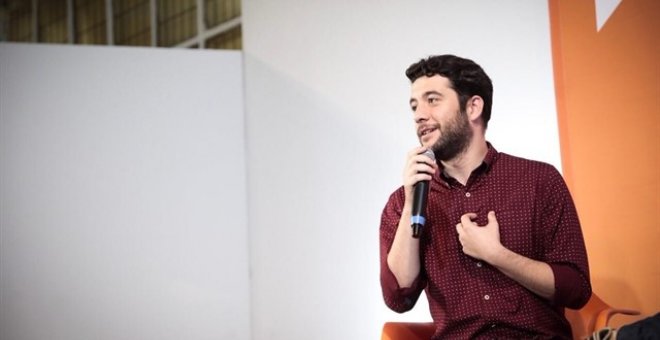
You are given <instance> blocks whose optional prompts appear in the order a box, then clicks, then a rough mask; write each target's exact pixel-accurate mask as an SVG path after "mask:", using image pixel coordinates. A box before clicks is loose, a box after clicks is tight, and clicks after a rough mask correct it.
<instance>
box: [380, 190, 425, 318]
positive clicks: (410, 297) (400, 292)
mask: <svg viewBox="0 0 660 340" xmlns="http://www.w3.org/2000/svg"><path fill="white" fill-rule="evenodd" d="M403 199H404V196H403V188H400V189H399V190H397V191H395V192H394V193H393V194H392V195H391V196H390V199H389V201H388V202H387V205H386V206H385V208H384V209H383V213H382V215H381V221H380V285H381V289H382V291H383V299H384V300H385V304H386V305H387V306H388V307H389V308H390V309H391V310H393V311H395V312H398V313H403V312H407V311H409V310H410V309H412V308H413V307H414V306H415V303H417V299H418V298H419V296H420V295H421V293H422V290H424V287H425V286H426V279H425V278H424V275H423V274H420V275H419V276H418V277H417V278H416V279H415V281H414V282H413V284H412V285H411V286H410V287H406V288H401V287H400V286H399V283H398V282H397V280H396V277H395V276H394V274H393V273H392V271H391V270H390V267H389V266H388V264H387V254H389V252H390V249H391V248H392V243H393V242H394V235H395V234H396V230H397V227H398V225H399V220H400V219H401V212H402V209H403ZM422 272H423V269H422Z"/></svg>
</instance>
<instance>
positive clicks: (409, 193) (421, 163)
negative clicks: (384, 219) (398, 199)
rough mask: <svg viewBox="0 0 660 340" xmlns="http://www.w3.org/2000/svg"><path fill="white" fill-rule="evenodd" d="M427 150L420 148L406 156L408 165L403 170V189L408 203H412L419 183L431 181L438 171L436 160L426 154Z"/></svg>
mask: <svg viewBox="0 0 660 340" xmlns="http://www.w3.org/2000/svg"><path fill="white" fill-rule="evenodd" d="M426 150H427V148H426V147H423V146H418V147H416V148H414V149H412V150H410V152H408V154H407V155H406V165H405V166H404V168H403V188H404V190H405V193H406V203H412V197H413V190H414V187H415V184H417V182H419V181H429V180H431V177H432V176H433V174H434V173H435V172H436V171H437V170H438V165H437V164H436V163H435V161H434V160H432V159H431V158H429V157H428V156H426V155H425V154H424V151H426Z"/></svg>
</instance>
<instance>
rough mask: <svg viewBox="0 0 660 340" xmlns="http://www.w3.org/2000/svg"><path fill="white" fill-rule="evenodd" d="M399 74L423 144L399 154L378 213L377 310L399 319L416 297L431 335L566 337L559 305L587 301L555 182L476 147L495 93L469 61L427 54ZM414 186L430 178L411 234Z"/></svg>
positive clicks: (578, 252)
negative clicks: (395, 185) (406, 82)
mask: <svg viewBox="0 0 660 340" xmlns="http://www.w3.org/2000/svg"><path fill="white" fill-rule="evenodd" d="M406 75H407V76H408V78H409V79H410V81H411V84H412V85H411V97H410V107H411V109H412V112H413V116H414V121H415V124H416V129H417V135H418V137H419V141H420V143H421V146H419V147H416V148H414V149H412V150H411V151H410V152H409V153H408V155H407V159H406V163H405V166H404V171H403V186H402V187H400V188H399V189H398V190H396V191H395V192H394V193H393V194H392V195H391V196H390V198H389V201H388V202H387V205H386V206H385V208H384V209H383V213H382V219H381V226H380V249H381V250H380V252H381V286H382V290H383V297H384V300H385V303H386V304H387V306H388V307H390V308H391V309H392V310H394V311H397V312H400V313H401V312H405V311H408V310H410V309H411V308H412V307H413V306H414V305H415V303H416V301H417V299H418V297H419V295H420V294H421V292H422V290H425V292H426V295H427V298H428V301H429V307H430V311H431V315H432V317H433V320H434V323H435V325H436V332H435V335H434V337H433V339H457V338H505V339H521V338H541V339H545V338H552V339H554V338H570V337H571V329H570V325H569V323H568V321H567V320H566V318H565V317H564V307H570V308H579V307H581V306H583V305H584V304H586V302H587V300H588V299H589V297H590V296H591V284H590V281H589V267H588V263H587V254H586V251H585V246H584V240H583V237H582V231H581V229H580V224H579V221H578V217H577V213H576V210H575V206H574V204H573V201H572V199H571V196H570V193H569V192H568V189H567V187H566V184H565V183H564V181H563V179H562V177H561V175H560V174H559V172H558V171H557V170H556V169H555V168H554V167H552V166H551V165H549V164H545V163H542V162H537V161H531V160H526V159H522V158H518V157H514V156H511V155H508V154H505V153H501V152H498V151H497V150H496V149H495V148H494V147H493V146H492V145H491V144H490V143H489V142H487V141H486V137H485V132H486V128H487V126H488V121H489V120H490V115H491V106H492V93H493V87H492V83H491V81H490V78H489V77H488V75H486V73H485V72H484V71H483V69H482V68H481V67H480V66H479V65H477V64H476V63H474V62H473V61H471V60H468V59H463V58H460V57H456V56H452V55H441V56H433V57H429V58H427V59H425V60H421V61H419V62H417V63H415V64H413V65H411V66H410V67H409V68H408V70H407V71H406ZM427 149H430V150H432V151H433V153H434V154H435V158H436V160H437V161H433V160H432V159H431V158H430V157H428V156H427V155H424V154H423V153H424V151H426V150H427ZM419 181H430V190H429V195H428V207H427V211H426V225H425V227H424V229H423V230H422V234H421V236H420V237H419V238H414V237H413V236H412V230H411V222H410V220H411V210H412V205H413V191H414V185H415V184H416V183H417V182H419Z"/></svg>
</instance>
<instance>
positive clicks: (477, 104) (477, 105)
mask: <svg viewBox="0 0 660 340" xmlns="http://www.w3.org/2000/svg"><path fill="white" fill-rule="evenodd" d="M483 110H484V100H483V98H481V97H480V96H472V97H470V99H468V100H467V103H466V104H465V112H466V113H467V115H468V118H469V119H470V121H476V120H477V119H479V117H481V113H482V112H483Z"/></svg>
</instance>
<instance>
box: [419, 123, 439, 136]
mask: <svg viewBox="0 0 660 340" xmlns="http://www.w3.org/2000/svg"><path fill="white" fill-rule="evenodd" d="M432 130H440V124H424V125H420V126H418V127H417V137H422V136H423V135H424V134H426V133H427V132H429V131H432Z"/></svg>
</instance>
